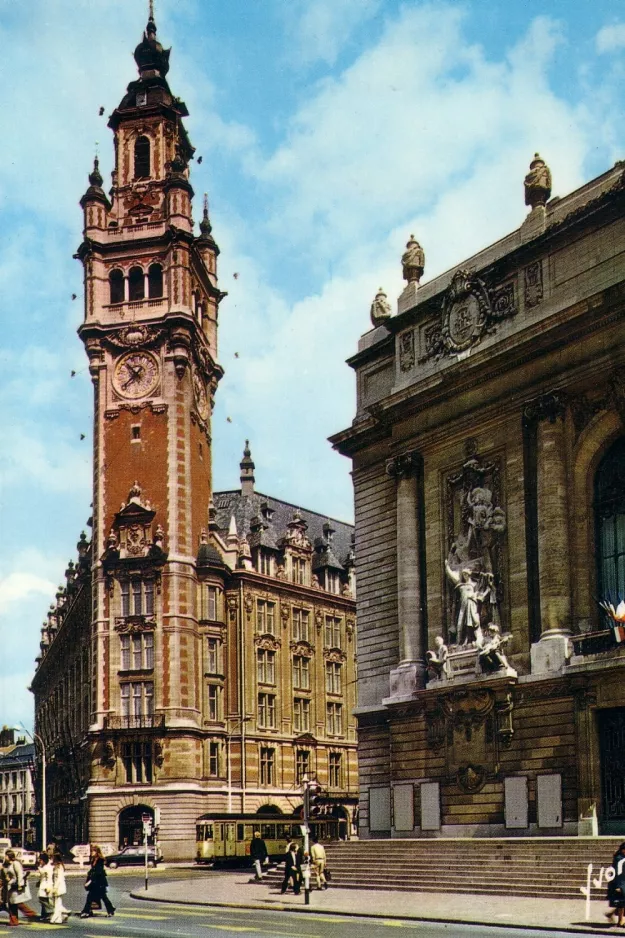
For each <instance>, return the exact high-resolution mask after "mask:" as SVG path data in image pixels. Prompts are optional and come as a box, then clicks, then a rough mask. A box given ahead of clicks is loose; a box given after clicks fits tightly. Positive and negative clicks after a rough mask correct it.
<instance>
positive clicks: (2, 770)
mask: <svg viewBox="0 0 625 938" xmlns="http://www.w3.org/2000/svg"><path fill="white" fill-rule="evenodd" d="M15 736H16V733H15V730H13V729H9V728H7V727H6V726H5V727H3V728H2V730H0V837H8V838H10V840H11V843H12V844H13V846H14V847H29V848H30V849H31V850H32V849H34V848H35V845H36V840H38V838H37V836H36V835H37V829H36V823H37V805H36V802H35V785H34V771H35V747H34V745H33V743H29V742H27V741H26V739H25V738H24V737H19V736H18V738H17V739H16V738H15Z"/></svg>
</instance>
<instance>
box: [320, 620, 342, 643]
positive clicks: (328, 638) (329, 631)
mask: <svg viewBox="0 0 625 938" xmlns="http://www.w3.org/2000/svg"><path fill="white" fill-rule="evenodd" d="M324 644H325V646H326V648H340V647H341V620H340V619H338V618H337V617H336V616H326V626H325V641H324Z"/></svg>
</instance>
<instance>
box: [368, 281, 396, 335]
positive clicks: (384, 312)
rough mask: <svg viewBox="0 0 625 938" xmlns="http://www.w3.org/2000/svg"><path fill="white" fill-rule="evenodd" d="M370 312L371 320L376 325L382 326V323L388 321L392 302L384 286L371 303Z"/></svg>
mask: <svg viewBox="0 0 625 938" xmlns="http://www.w3.org/2000/svg"><path fill="white" fill-rule="evenodd" d="M370 313H371V322H372V323H373V325H374V326H381V325H382V323H384V322H386V320H387V319H390V317H391V304H390V303H389V301H388V297H387V295H386V293H385V292H384V290H383V289H382V287H380V289H379V290H378V292H377V293H376V295H375V299H374V300H373V303H372V304H371V311H370Z"/></svg>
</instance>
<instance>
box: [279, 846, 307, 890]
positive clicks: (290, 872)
mask: <svg viewBox="0 0 625 938" xmlns="http://www.w3.org/2000/svg"><path fill="white" fill-rule="evenodd" d="M289 880H291V882H292V883H293V892H294V893H295V895H296V896H299V892H300V886H301V881H302V861H301V857H300V855H299V853H298V850H297V847H296V845H295V844H293V843H290V844H289V846H288V847H287V848H286V858H285V860H284V880H283V882H282V889H281V890H280V892H281V893H285V892H286V890H287V886H288V885H289Z"/></svg>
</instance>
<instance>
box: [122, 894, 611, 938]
mask: <svg viewBox="0 0 625 938" xmlns="http://www.w3.org/2000/svg"><path fill="white" fill-rule="evenodd" d="M130 897H131V899H138V900H140V901H147V902H162V903H165V904H170V905H188V906H200V907H202V906H204V907H206V908H215V909H254V910H255V911H259V910H260V911H264V912H299V913H303V914H305V915H311V914H317V915H318V914H320V913H322V914H324V915H343V916H345V917H347V918H369V919H402V920H403V921H408V922H424V923H425V922H431V923H433V924H436V925H473V926H481V927H483V928H488V929H491V928H495V927H501V928H510V929H512V928H514V929H516V930H517V931H527V930H528V929H532V930H533V931H543V932H558V933H562V932H566V933H567V934H571V935H574V934H575V935H614V934H616V932H614V931H611V930H607V928H606V926H602V927H599V928H593V927H592V926H591V925H587V926H580V925H568V926H567V925H564V924H563V925H534V924H531V923H529V922H526V923H524V924H520V923H517V922H493V921H492V920H491V921H488V922H482V921H477V920H476V919H464V918H435V917H433V916H431V917H428V916H424V915H410V914H407V915H400V914H399V913H397V912H389V913H384V912H352V911H347V910H345V909H331V908H328V907H327V906H326V907H324V908H317V907H316V906H310V905H291V904H289V903H281V902H275V903H274V902H267V903H261V902H221V901H218V900H216V901H214V902H199V901H195V902H191V901H190V900H189V899H165V898H161V897H155V896H153V895H152V896H150V895H146V894H145V892H142V893H139V892H131V893H130ZM608 928H609V926H608Z"/></svg>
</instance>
